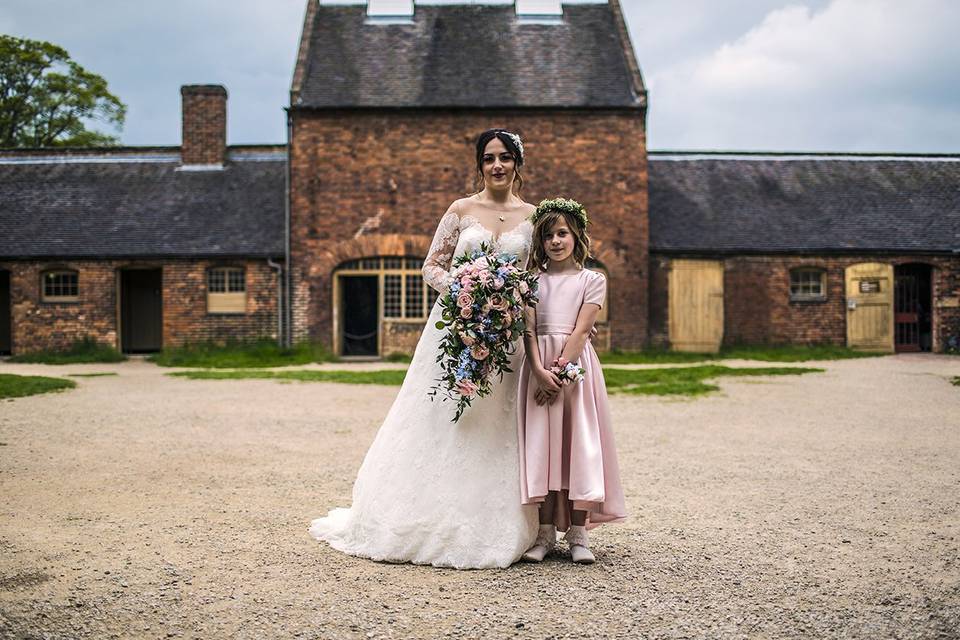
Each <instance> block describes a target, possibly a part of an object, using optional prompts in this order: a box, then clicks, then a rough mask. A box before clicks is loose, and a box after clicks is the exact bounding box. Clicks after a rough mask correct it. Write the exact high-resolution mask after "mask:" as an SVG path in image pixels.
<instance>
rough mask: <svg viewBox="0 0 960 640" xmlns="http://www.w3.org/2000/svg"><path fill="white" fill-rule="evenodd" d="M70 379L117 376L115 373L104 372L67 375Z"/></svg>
mask: <svg viewBox="0 0 960 640" xmlns="http://www.w3.org/2000/svg"><path fill="white" fill-rule="evenodd" d="M67 375H68V376H69V377H71V378H102V377H103V376H116V375H119V374H118V373H115V372H112V371H111V372H105V373H68V374H67Z"/></svg>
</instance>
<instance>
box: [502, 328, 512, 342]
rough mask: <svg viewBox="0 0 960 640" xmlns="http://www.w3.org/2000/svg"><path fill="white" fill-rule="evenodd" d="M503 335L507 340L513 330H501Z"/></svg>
mask: <svg viewBox="0 0 960 640" xmlns="http://www.w3.org/2000/svg"><path fill="white" fill-rule="evenodd" d="M503 335H504V336H505V337H506V338H507V340H509V339H510V338H511V337H512V336H513V332H512V331H510V329H507V330H506V331H504V332H503Z"/></svg>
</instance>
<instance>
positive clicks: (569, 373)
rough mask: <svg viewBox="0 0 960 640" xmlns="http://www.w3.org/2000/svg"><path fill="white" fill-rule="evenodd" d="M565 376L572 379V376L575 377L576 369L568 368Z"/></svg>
mask: <svg viewBox="0 0 960 640" xmlns="http://www.w3.org/2000/svg"><path fill="white" fill-rule="evenodd" d="M567 377H568V378H570V379H571V380H573V379H574V378H576V377H577V370H576V369H570V370H569V371H567Z"/></svg>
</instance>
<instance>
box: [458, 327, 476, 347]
mask: <svg viewBox="0 0 960 640" xmlns="http://www.w3.org/2000/svg"><path fill="white" fill-rule="evenodd" d="M460 339H461V340H463V344H465V345H467V346H468V347H471V346H473V343H474V342H476V340H474V339H473V337H472V336H471V335H470V334H468V333H464V332H463V331H461V332H460Z"/></svg>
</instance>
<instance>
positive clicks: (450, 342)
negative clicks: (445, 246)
mask: <svg viewBox="0 0 960 640" xmlns="http://www.w3.org/2000/svg"><path fill="white" fill-rule="evenodd" d="M453 267H454V268H453V271H452V272H451V277H452V280H451V282H450V287H449V289H448V291H447V292H446V293H445V294H444V295H442V296H441V297H440V299H439V304H440V307H441V309H442V316H441V317H442V318H443V319H442V320H440V321H438V322H437V328H438V329H441V330H442V329H446V331H447V332H446V334H445V335H444V337H443V339H442V340H441V343H440V353H439V354H438V355H437V362H438V363H440V367H441V369H442V370H443V375H441V376H440V378H438V379H437V384H435V385H434V386H433V387H431V389H430V392H429V394H430V396H431V397H433V398H435V397H436V396H437V395H438V394H440V395H441V396H442V397H443V398H444V399H450V400H453V401H455V402H456V407H457V409H456V413H455V414H454V417H453V422H457V421H459V420H460V417H461V416H462V415H463V412H464V410H465V409H466V408H467V407H469V406H470V404H471V402H472V401H473V399H474V398H482V397H484V396H486V395H489V394H490V393H491V391H492V390H493V387H492V382H493V380H494V377H495V376H498V377H499V380H502V379H503V374H504V373H510V372H512V369H510V356H511V355H512V354H514V353H515V352H516V349H517V339H518V338H520V337H521V336H522V335H523V331H524V319H523V310H524V308H525V307H526V306H528V305H530V306H533V305H536V303H537V274H535V273H533V272H530V271H525V270H524V269H522V268H520V267H518V266H517V257H516V256H513V255H510V254H506V253H498V252H496V251H494V250H493V247H491V246H489V245H487V244H486V243H484V244H481V245H480V248H479V249H478V250H476V251H474V252H472V253H464V254H463V255H461V256H458V257H457V258H456V259H455V260H454V262H453Z"/></svg>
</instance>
